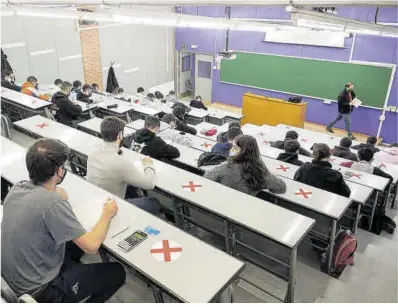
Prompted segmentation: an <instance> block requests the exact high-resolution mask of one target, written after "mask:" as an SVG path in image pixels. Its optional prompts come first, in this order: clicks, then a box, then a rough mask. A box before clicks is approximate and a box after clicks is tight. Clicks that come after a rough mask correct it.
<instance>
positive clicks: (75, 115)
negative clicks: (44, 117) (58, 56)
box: [52, 81, 83, 126]
mask: <svg viewBox="0 0 398 307" xmlns="http://www.w3.org/2000/svg"><path fill="white" fill-rule="evenodd" d="M71 90H72V84H70V83H69V82H67V81H64V82H62V85H61V91H59V92H57V93H55V94H54V95H53V97H52V103H53V104H55V105H56V106H57V107H58V110H57V112H56V115H55V118H56V119H57V120H58V121H59V122H60V123H61V124H64V125H68V126H74V125H76V124H77V123H78V121H79V120H81V117H80V116H81V113H82V111H83V110H82V107H81V106H79V105H78V104H76V103H73V102H72V101H70V100H69V94H70V92H71Z"/></svg>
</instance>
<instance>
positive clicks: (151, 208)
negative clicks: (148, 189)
mask: <svg viewBox="0 0 398 307" xmlns="http://www.w3.org/2000/svg"><path fill="white" fill-rule="evenodd" d="M126 200H127V201H128V202H129V203H131V204H133V205H135V206H137V207H138V208H140V209H142V210H145V211H147V212H149V213H152V214H158V213H159V211H160V207H161V204H160V202H159V200H157V199H156V198H155V197H141V198H129V199H126Z"/></svg>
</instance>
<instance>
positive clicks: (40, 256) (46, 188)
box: [1, 139, 126, 303]
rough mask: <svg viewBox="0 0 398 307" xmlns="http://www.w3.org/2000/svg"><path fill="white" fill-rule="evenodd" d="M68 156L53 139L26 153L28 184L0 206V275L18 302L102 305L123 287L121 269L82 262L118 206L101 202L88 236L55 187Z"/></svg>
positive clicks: (103, 234) (63, 194)
mask: <svg viewBox="0 0 398 307" xmlns="http://www.w3.org/2000/svg"><path fill="white" fill-rule="evenodd" d="M68 156H69V148H68V147H67V146H66V145H64V144H63V143H61V142H60V141H58V140H53V139H39V140H37V141H36V142H35V143H34V144H33V145H32V146H31V147H30V148H29V149H28V152H27V154H26V168H27V170H28V172H29V178H30V180H29V181H21V182H19V183H17V184H15V185H14V186H13V187H12V189H11V190H10V192H9V193H8V195H7V198H6V199H5V201H4V205H3V208H4V209H3V221H2V223H1V234H2V238H1V275H2V277H3V278H4V279H5V280H6V281H7V283H8V284H9V285H10V287H11V288H12V289H13V290H14V291H15V292H16V294H17V296H18V297H19V296H20V295H22V294H24V293H29V294H31V295H32V296H33V297H34V298H35V299H36V301H37V302H38V303H60V302H61V303H77V302H79V301H81V300H83V299H86V298H88V300H87V302H88V303H100V302H106V301H107V300H108V299H109V298H111V297H112V295H113V294H114V293H115V292H116V291H117V290H118V289H119V288H120V287H121V286H122V285H123V284H124V282H125V278H126V273H125V271H124V269H123V266H121V265H120V264H119V263H115V262H109V263H93V264H82V263H81V262H80V258H81V256H83V254H84V253H89V254H96V253H97V252H98V250H99V248H100V246H101V244H102V243H103V241H104V240H105V237H106V234H107V231H108V227H109V224H110V222H111V220H112V218H113V217H114V216H115V215H116V214H117V210H118V206H117V204H116V202H115V201H114V200H110V199H104V205H103V208H102V214H101V218H100V219H99V220H98V222H97V224H96V225H95V226H94V227H93V229H92V230H91V231H89V232H88V231H86V230H85V229H84V227H83V226H82V225H81V224H80V222H79V221H78V220H77V218H76V216H75V214H74V212H73V210H72V207H71V205H70V204H69V202H68V194H67V192H66V191H65V190H64V189H63V188H61V187H59V184H60V183H61V182H62V181H63V180H64V178H65V176H66V175H67V172H66V168H65V163H66V162H67V160H68ZM78 188H79V187H76V189H78ZM76 285H78V287H77V289H75V290H73V289H74V288H75V287H76Z"/></svg>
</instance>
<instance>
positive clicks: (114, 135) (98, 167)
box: [87, 116, 160, 214]
mask: <svg viewBox="0 0 398 307" xmlns="http://www.w3.org/2000/svg"><path fill="white" fill-rule="evenodd" d="M125 125H126V124H125V122H124V121H122V120H121V119H119V118H117V117H114V116H108V117H105V118H104V119H103V120H102V122H101V135H102V138H103V140H104V144H103V146H102V147H101V148H100V149H98V150H96V151H94V152H93V153H91V154H90V155H89V156H88V159H87V180H88V181H89V182H91V183H92V184H94V185H96V186H98V187H100V188H102V189H104V190H106V191H108V192H110V193H112V194H114V195H116V196H118V197H120V198H125V195H126V189H127V186H128V185H131V186H133V187H135V188H139V189H143V190H153V189H154V188H155V179H156V172H155V169H154V167H153V161H152V160H151V159H150V158H148V157H146V158H144V159H142V160H141V163H142V165H143V167H144V171H143V172H141V171H139V170H138V169H137V168H136V167H135V166H134V163H133V162H134V161H130V160H127V158H126V157H125V156H124V155H123V151H122V150H121V147H122V145H123V131H124V127H125ZM127 201H128V202H130V203H132V204H134V205H136V206H137V207H140V208H141V209H144V210H146V211H148V212H151V213H153V214H156V213H158V212H159V210H160V203H159V201H158V200H157V199H156V198H152V197H143V198H134V199H127Z"/></svg>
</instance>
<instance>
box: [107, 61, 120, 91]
mask: <svg viewBox="0 0 398 307" xmlns="http://www.w3.org/2000/svg"><path fill="white" fill-rule="evenodd" d="M117 87H119V83H118V82H117V79H116V75H115V70H114V69H113V67H112V66H111V67H109V71H108V79H107V80H106V91H107V92H108V93H113V91H114V90H115V88H117Z"/></svg>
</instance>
